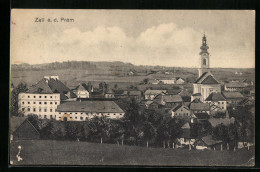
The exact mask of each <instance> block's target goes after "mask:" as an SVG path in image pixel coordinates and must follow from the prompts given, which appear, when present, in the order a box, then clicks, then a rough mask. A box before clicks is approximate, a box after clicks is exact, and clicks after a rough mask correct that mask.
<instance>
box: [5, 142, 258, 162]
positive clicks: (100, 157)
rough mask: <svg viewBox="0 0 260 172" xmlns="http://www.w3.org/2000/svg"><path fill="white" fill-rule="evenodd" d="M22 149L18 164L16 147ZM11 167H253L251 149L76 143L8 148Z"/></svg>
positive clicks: (17, 143)
mask: <svg viewBox="0 0 260 172" xmlns="http://www.w3.org/2000/svg"><path fill="white" fill-rule="evenodd" d="M19 145H20V146H21V147H22V149H21V153H20V157H21V158H22V159H23V160H22V161H19V162H18V161H17V158H16V154H17V153H18V146H19ZM10 151H11V152H10V160H11V161H13V165H146V166H252V165H254V148H251V149H250V150H249V151H248V150H247V149H244V148H243V149H239V150H237V151H236V152H233V151H231V150H223V151H220V150H215V151H214V150H203V151H200V150H188V149H172V148H146V147H138V146H127V145H123V146H122V145H119V146H118V145H116V144H98V143H88V142H76V141H54V140H24V141H14V142H12V143H11V144H10Z"/></svg>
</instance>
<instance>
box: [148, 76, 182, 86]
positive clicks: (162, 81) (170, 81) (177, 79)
mask: <svg viewBox="0 0 260 172" xmlns="http://www.w3.org/2000/svg"><path fill="white" fill-rule="evenodd" d="M184 83H185V79H183V78H181V77H175V78H171V79H153V80H149V81H148V84H154V85H157V84H184Z"/></svg>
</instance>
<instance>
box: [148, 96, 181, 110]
mask: <svg viewBox="0 0 260 172" xmlns="http://www.w3.org/2000/svg"><path fill="white" fill-rule="evenodd" d="M153 100H154V101H156V102H157V103H158V104H161V105H163V106H164V107H165V108H172V107H173V106H174V105H177V104H182V97H181V96H180V95H169V94H166V95H164V94H159V95H157V96H156V97H155V98H154V99H153Z"/></svg>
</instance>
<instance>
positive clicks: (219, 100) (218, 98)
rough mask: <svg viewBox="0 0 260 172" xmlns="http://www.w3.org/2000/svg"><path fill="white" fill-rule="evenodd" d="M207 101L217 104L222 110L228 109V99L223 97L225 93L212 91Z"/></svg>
mask: <svg viewBox="0 0 260 172" xmlns="http://www.w3.org/2000/svg"><path fill="white" fill-rule="evenodd" d="M205 102H206V103H209V104H210V105H216V106H218V107H219V108H220V109H222V110H226V109H227V101H226V99H225V98H224V97H223V95H222V94H221V93H220V92H218V93H211V94H210V95H209V96H208V97H207V98H206V99H205Z"/></svg>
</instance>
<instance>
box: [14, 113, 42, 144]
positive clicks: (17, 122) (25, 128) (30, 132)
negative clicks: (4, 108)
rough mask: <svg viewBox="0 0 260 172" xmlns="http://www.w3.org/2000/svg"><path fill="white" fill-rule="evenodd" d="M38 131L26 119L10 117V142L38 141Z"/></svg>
mask: <svg viewBox="0 0 260 172" xmlns="http://www.w3.org/2000/svg"><path fill="white" fill-rule="evenodd" d="M39 138H40V133H39V131H38V130H37V129H36V128H35V127H34V126H33V125H32V123H31V122H30V121H29V120H28V119H27V118H26V117H15V116H14V117H12V118H11V123H10V139H11V141H12V140H34V139H39Z"/></svg>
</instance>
